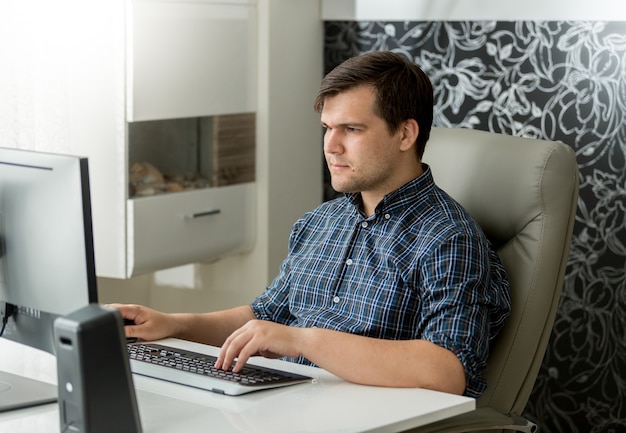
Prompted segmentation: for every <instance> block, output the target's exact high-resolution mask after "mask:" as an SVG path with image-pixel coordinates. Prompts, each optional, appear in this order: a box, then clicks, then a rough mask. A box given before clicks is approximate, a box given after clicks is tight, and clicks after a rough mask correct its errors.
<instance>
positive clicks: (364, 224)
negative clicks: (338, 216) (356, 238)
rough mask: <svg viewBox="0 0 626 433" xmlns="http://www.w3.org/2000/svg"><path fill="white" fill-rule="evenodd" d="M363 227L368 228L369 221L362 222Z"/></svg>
mask: <svg viewBox="0 0 626 433" xmlns="http://www.w3.org/2000/svg"><path fill="white" fill-rule="evenodd" d="M361 227H363V228H364V229H365V228H367V221H363V222H362V223H361Z"/></svg>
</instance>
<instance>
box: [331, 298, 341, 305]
mask: <svg viewBox="0 0 626 433" xmlns="http://www.w3.org/2000/svg"><path fill="white" fill-rule="evenodd" d="M339 301H341V298H339V296H335V297H334V298H333V302H334V303H335V304H338V303H339Z"/></svg>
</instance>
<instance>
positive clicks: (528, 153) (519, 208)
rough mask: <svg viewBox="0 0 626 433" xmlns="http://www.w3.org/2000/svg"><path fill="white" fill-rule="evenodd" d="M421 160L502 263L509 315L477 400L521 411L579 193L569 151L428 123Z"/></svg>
mask: <svg viewBox="0 0 626 433" xmlns="http://www.w3.org/2000/svg"><path fill="white" fill-rule="evenodd" d="M423 160H424V162H425V163H427V164H429V165H430V167H431V169H432V172H433V176H434V179H435V182H436V183H437V184H438V185H439V186H440V187H441V188H442V189H443V190H444V191H446V192H447V193H448V194H450V195H451V196H452V197H454V198H455V199H456V200H457V201H458V202H459V203H461V205H463V206H464V207H465V208H466V209H467V210H468V211H469V213H470V214H471V215H472V216H473V217H474V218H475V219H476V220H477V221H478V223H479V224H480V226H481V227H482V228H483V230H484V232H485V233H486V235H487V237H488V238H489V239H490V240H491V241H492V242H493V243H494V245H495V246H496V247H497V250H498V253H499V254H500V257H501V259H502V262H503V264H504V267H505V268H506V271H507V274H508V277H509V280H510V284H511V304H512V310H511V316H510V318H509V320H508V322H507V323H506V325H505V327H504V329H503V330H502V332H501V333H500V335H499V336H498V338H497V340H496V341H495V344H494V347H492V351H491V353H490V355H489V360H488V367H487V371H486V372H485V375H486V379H487V385H488V388H487V390H486V391H485V392H484V394H483V395H482V396H481V397H480V399H479V400H478V402H477V406H478V407H491V408H494V409H496V410H498V411H499V412H501V413H505V414H509V413H513V414H518V415H520V414H521V413H522V411H523V410H524V407H525V406H526V403H527V401H528V397H529V395H530V393H531V391H532V388H533V385H534V383H535V380H536V378H537V374H538V372H539V368H540V366H541V362H542V359H543V357H544V353H545V350H546V346H547V344H548V340H549V337H550V333H551V331H552V325H553V323H554V317H555V314H556V309H557V306H558V303H559V298H560V295H561V289H562V286H563V278H564V274H565V268H566V263H567V257H568V253H569V246H570V240H571V235H572V230H573V226H574V217H575V213H576V207H577V206H576V204H577V199H578V167H577V164H576V157H575V154H574V152H573V150H572V149H571V148H570V147H569V146H567V145H565V144H563V143H560V142H554V141H546V140H535V139H527V138H520V137H513V136H509V135H503V134H496V133H489V132H483V131H477V130H470V129H461V128H433V131H432V133H431V139H430V141H429V142H428V144H427V146H426V152H425V154H424V158H423Z"/></svg>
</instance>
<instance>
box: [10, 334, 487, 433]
mask: <svg viewBox="0 0 626 433" xmlns="http://www.w3.org/2000/svg"><path fill="white" fill-rule="evenodd" d="M162 343H164V344H169V345H172V346H178V347H183V348H187V349H190V350H196V351H199V352H204V353H208V354H216V353H217V351H218V349H217V348H214V347H211V346H205V345H199V344H195V343H190V342H187V341H181V340H174V339H168V340H163V341H162ZM0 354H1V356H0V370H3V371H7V372H11V373H15V374H20V375H24V376H28V377H32V378H35V379H39V380H43V381H46V382H50V383H54V384H56V360H55V358H54V357H53V356H52V355H49V354H47V353H43V352H41V351H38V350H34V349H30V348H27V347H24V346H21V345H18V344H16V343H13V342H11V341H8V340H5V339H2V338H0ZM252 363H255V364H259V365H265V366H270V367H275V368H276V367H278V368H283V369H286V370H290V371H293V372H297V373H301V374H306V375H309V376H311V377H314V378H315V380H314V383H305V384H300V385H294V386H290V387H287V388H283V389H277V390H270V391H260V392H257V393H252V394H247V395H242V396H239V397H229V396H223V395H219V394H215V393H211V392H206V391H202V390H199V389H194V388H189V387H186V386H181V385H176V384H172V383H167V382H164V381H160V380H156V379H151V378H148V377H143V376H138V375H134V376H133V381H134V384H135V388H136V389H137V402H138V406H139V412H140V417H141V424H142V427H143V432H144V433H160V432H163V433H165V432H168V433H169V432H173V431H175V432H177V433H186V432H198V431H208V430H207V427H210V431H215V432H220V433H229V432H237V433H242V432H254V433H263V432H268V433H294V432H299V431H300V432H303V431H306V432H311V433H315V432H320V433H330V432H342V433H350V432H353V433H357V432H379V433H383V432H386V433H393V432H400V431H403V430H406V429H410V428H414V427H419V426H422V425H425V424H429V423H432V422H435V421H439V420H441V419H445V418H448V417H451V416H454V415H458V414H461V413H464V412H469V411H471V410H473V409H474V407H475V401H474V399H472V398H467V397H460V396H454V395H450V394H445V393H440V392H435V391H428V390H423V389H414V388H411V389H407V388H381V387H373V386H364V385H355V384H352V383H349V382H346V381H343V380H341V379H339V378H338V377H336V376H334V375H332V374H330V373H328V372H326V371H324V370H322V369H319V368H313V367H306V366H301V365H296V364H292V363H288V362H284V361H279V360H269V359H264V358H254V360H253V361H252ZM58 431H59V415H58V406H57V404H56V403H55V404H48V405H43V406H38V407H34V408H29V409H22V410H19V411H12V412H6V413H0V433H4V432H7V433H8V432H11V433H22V432H24V433H25V432H28V433H44V432H45V433H48V432H58Z"/></svg>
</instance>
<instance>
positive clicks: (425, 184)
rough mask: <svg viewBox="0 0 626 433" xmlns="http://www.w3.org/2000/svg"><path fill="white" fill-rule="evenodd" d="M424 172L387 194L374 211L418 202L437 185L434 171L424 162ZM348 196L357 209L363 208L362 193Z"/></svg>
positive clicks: (383, 211)
mask: <svg viewBox="0 0 626 433" xmlns="http://www.w3.org/2000/svg"><path fill="white" fill-rule="evenodd" d="M422 169H423V170H424V172H423V173H422V174H421V175H420V176H418V177H416V178H415V179H413V180H411V181H409V182H407V183H405V184H404V185H402V186H401V187H400V188H398V189H397V190H395V191H392V192H390V193H389V194H387V195H385V196H384V197H383V199H382V200H381V201H380V203H378V205H377V206H376V209H375V211H374V213H375V214H376V215H378V214H380V213H390V212H393V211H395V210H397V209H403V208H405V207H406V206H407V205H408V204H410V203H414V202H417V201H418V200H419V199H420V198H421V197H423V196H424V194H426V193H427V192H429V191H430V190H432V188H433V187H434V186H435V182H434V179H433V175H432V172H431V170H430V166H429V165H428V164H424V163H422ZM346 197H347V198H348V200H350V202H351V203H352V204H353V205H354V206H355V207H356V209H357V211H360V210H361V209H362V207H363V206H362V200H361V193H360V192H355V193H346Z"/></svg>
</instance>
